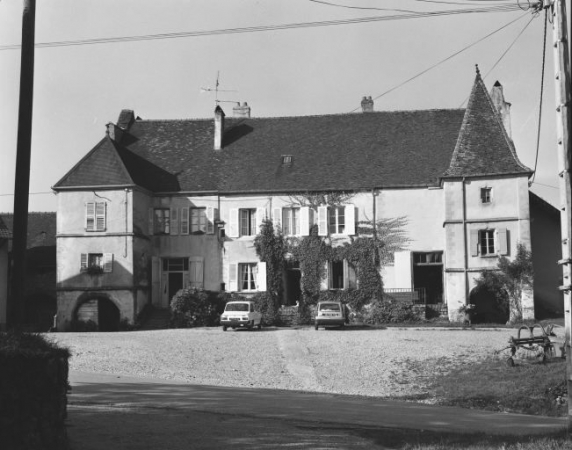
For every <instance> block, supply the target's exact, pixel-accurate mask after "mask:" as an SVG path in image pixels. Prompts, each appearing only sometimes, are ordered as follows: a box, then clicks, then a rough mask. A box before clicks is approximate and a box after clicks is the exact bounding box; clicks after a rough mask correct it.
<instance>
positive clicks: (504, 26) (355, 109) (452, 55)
mask: <svg viewBox="0 0 572 450" xmlns="http://www.w3.org/2000/svg"><path fill="white" fill-rule="evenodd" d="M524 17H526V14H523V15H521V16H519V17H517V18H516V19H514V20H511V21H510V22H508V23H507V24H505V25H503V26H502V27H500V28H498V29H496V30H495V31H493V32H492V33H489V34H487V35H486V36H483V37H482V38H480V39H479V40H477V41H475V42H473V43H472V44H469V45H467V46H466V47H464V48H462V49H461V50H458V51H456V52H455V53H453V54H451V55H449V56H447V57H446V58H445V59H442V60H441V61H439V62H437V63H435V64H433V65H432V66H430V67H428V68H427V69H424V70H422V71H421V72H419V73H418V74H417V75H414V76H412V77H411V78H409V79H407V80H405V81H403V82H402V83H400V84H398V85H397V86H394V87H392V88H391V89H388V90H387V91H385V92H384V93H382V94H379V95H378V96H377V97H374V98H373V100H377V99H378V98H381V97H383V96H384V95H387V94H389V93H390V92H393V91H395V90H396V89H399V88H400V87H402V86H404V85H406V84H407V83H409V82H410V81H413V80H415V79H416V78H419V77H420V76H421V75H424V74H426V73H427V72H429V71H430V70H433V69H434V68H436V67H437V66H440V65H441V64H443V63H445V62H447V61H449V60H450V59H452V58H454V57H455V56H457V55H459V54H460V53H463V52H464V51H465V50H468V49H469V48H471V47H473V46H475V45H477V44H478V43H480V42H482V41H484V40H485V39H487V38H489V37H491V36H492V35H493V34H496V33H498V32H499V31H501V30H503V29H504V28H506V27H508V26H509V25H512V24H513V23H515V22H517V21H518V20H520V19H522V18H524ZM359 108H360V107H359V106H358V107H357V108H354V109H353V110H351V111H350V112H354V111H357V110H358V109H359Z"/></svg>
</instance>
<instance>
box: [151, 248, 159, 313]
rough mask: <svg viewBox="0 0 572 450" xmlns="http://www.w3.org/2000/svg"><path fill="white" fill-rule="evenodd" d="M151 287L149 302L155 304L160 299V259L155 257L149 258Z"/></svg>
mask: <svg viewBox="0 0 572 450" xmlns="http://www.w3.org/2000/svg"><path fill="white" fill-rule="evenodd" d="M151 286H152V292H151V295H152V298H151V301H152V302H153V300H155V304H157V303H158V302H159V299H160V298H161V258H158V257H157V256H153V257H152V258H151Z"/></svg>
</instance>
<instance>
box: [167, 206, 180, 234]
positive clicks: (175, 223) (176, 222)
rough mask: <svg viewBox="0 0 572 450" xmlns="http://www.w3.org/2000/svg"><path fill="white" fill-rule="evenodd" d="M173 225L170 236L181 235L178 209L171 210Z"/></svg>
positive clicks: (171, 225)
mask: <svg viewBox="0 0 572 450" xmlns="http://www.w3.org/2000/svg"><path fill="white" fill-rule="evenodd" d="M170 220H171V224H170V229H169V231H170V234H172V235H176V234H179V210H178V209H177V208H171V217H170Z"/></svg>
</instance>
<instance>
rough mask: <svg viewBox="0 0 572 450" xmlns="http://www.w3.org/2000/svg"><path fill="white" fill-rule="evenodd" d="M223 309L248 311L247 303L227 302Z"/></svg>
mask: <svg viewBox="0 0 572 450" xmlns="http://www.w3.org/2000/svg"><path fill="white" fill-rule="evenodd" d="M224 310H225V311H248V303H228V304H227V305H226V308H224Z"/></svg>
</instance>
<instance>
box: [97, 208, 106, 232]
mask: <svg viewBox="0 0 572 450" xmlns="http://www.w3.org/2000/svg"><path fill="white" fill-rule="evenodd" d="M105 207H106V203H105V202H100V203H96V204H95V229H96V230H97V231H105V212H106V208H105Z"/></svg>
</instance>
